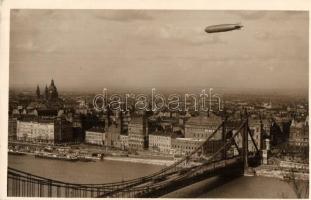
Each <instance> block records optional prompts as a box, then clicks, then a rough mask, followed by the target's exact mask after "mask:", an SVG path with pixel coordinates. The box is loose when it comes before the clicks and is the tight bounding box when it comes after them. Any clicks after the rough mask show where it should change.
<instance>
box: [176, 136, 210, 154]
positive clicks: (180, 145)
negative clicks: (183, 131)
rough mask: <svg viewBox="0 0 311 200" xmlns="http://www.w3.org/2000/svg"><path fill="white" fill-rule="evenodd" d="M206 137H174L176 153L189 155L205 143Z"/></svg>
mask: <svg viewBox="0 0 311 200" xmlns="http://www.w3.org/2000/svg"><path fill="white" fill-rule="evenodd" d="M204 141H205V139H197V138H172V141H171V145H172V149H173V152H174V154H181V155H187V154H190V153H191V152H192V151H194V150H195V149H196V148H198V147H199V146H200V145H202V144H203V143H204Z"/></svg>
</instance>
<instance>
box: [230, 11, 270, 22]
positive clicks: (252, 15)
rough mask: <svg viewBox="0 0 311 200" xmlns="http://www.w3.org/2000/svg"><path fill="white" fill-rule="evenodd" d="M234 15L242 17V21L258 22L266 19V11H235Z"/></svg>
mask: <svg viewBox="0 0 311 200" xmlns="http://www.w3.org/2000/svg"><path fill="white" fill-rule="evenodd" d="M232 14H234V15H237V16H239V17H241V18H242V19H246V20H258V19H261V18H263V17H265V15H266V12H265V11H238V12H236V11H234V12H232Z"/></svg>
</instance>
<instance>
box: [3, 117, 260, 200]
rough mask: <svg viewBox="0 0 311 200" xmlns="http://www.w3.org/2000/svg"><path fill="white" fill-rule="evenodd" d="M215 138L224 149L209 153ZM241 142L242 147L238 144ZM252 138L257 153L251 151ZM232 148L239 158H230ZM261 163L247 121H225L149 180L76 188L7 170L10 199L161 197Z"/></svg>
mask: <svg viewBox="0 0 311 200" xmlns="http://www.w3.org/2000/svg"><path fill="white" fill-rule="evenodd" d="M216 134H222V143H221V144H222V145H221V146H219V147H218V148H212V152H210V151H208V152H207V149H210V147H207V146H208V144H210V143H209V141H211V140H213V138H214V136H215V135H216ZM237 137H240V138H242V140H241V143H242V147H239V145H238V144H237V142H236V140H237ZM249 138H251V140H250V141H251V142H252V143H253V145H254V146H255V148H256V150H257V152H255V153H250V152H249V150H248V145H249V144H248V143H249ZM231 147H235V148H236V149H237V150H238V154H237V155H232V154H231V155H229V154H228V153H227V152H228V150H229V149H230V148H231ZM259 160H260V154H259V150H258V148H257V146H256V143H255V141H254V139H253V137H252V135H251V131H250V128H249V126H248V118H247V117H246V118H244V119H243V120H241V123H240V125H239V127H234V128H232V129H228V128H227V127H226V120H223V122H222V123H221V124H220V125H219V126H218V127H217V129H216V130H215V131H214V132H213V133H212V134H211V135H210V136H209V137H208V138H207V139H206V141H205V142H204V143H203V144H202V145H200V146H199V147H198V148H196V149H195V150H194V151H192V152H191V153H190V154H188V155H186V156H184V157H183V158H182V159H180V160H178V161H176V162H175V163H174V164H172V165H170V166H168V167H166V168H164V169H162V170H160V171H158V172H156V173H153V174H150V175H148V176H143V177H139V178H136V179H131V180H126V181H121V182H114V183H105V184H75V183H68V182H62V181H58V180H52V179H48V178H45V177H41V176H37V175H34V174H30V173H27V172H24V171H20V170H17V169H13V168H10V167H9V168H8V176H7V196H17V197H19V196H22V197H113V198H122V197H123V198H132V197H160V196H163V195H165V194H168V193H170V192H173V191H175V190H178V189H180V188H183V187H186V186H189V185H191V184H194V183H196V182H199V181H202V180H204V179H207V178H210V177H214V176H228V175H243V174H244V172H245V171H246V170H247V169H249V165H252V164H254V163H256V162H258V161H259Z"/></svg>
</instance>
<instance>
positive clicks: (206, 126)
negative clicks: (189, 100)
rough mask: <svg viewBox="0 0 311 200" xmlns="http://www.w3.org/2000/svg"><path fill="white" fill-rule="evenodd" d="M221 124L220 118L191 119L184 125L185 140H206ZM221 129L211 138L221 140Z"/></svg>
mask: <svg viewBox="0 0 311 200" xmlns="http://www.w3.org/2000/svg"><path fill="white" fill-rule="evenodd" d="M221 123H222V119H221V117H218V116H216V115H214V114H210V115H209V116H198V117H191V118H190V119H189V120H188V121H187V122H186V124H185V138H196V139H207V138H208V137H209V136H210V135H211V134H212V133H213V132H214V131H215V130H216V129H217V128H218V127H219V125H220V124H221ZM221 131H222V130H221V129H220V130H218V132H217V133H216V134H215V136H214V137H213V138H212V139H213V140H220V139H221Z"/></svg>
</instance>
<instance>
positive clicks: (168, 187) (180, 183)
mask: <svg viewBox="0 0 311 200" xmlns="http://www.w3.org/2000/svg"><path fill="white" fill-rule="evenodd" d="M242 169H243V162H242V160H241V159H240V157H233V158H231V159H228V160H219V161H215V162H212V163H208V164H207V165H200V166H194V167H190V168H185V169H182V170H180V171H179V173H171V174H168V175H166V176H164V177H162V178H158V179H153V180H150V181H149V182H146V183H144V184H142V185H138V186H134V187H129V188H123V189H121V190H120V191H113V192H112V193H111V195H109V194H108V195H103V196H101V197H113V198H116V197H118V198H134V197H148V198H155V197H160V196H163V195H165V194H168V193H170V192H173V191H175V190H178V189H180V188H183V187H186V186H188V185H191V184H194V183H196V182H199V181H202V180H204V179H206V178H210V177H214V176H220V175H221V176H226V175H233V174H237V173H239V174H243V170H242Z"/></svg>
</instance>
